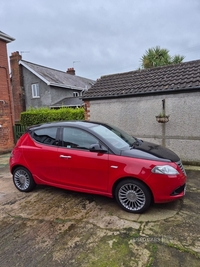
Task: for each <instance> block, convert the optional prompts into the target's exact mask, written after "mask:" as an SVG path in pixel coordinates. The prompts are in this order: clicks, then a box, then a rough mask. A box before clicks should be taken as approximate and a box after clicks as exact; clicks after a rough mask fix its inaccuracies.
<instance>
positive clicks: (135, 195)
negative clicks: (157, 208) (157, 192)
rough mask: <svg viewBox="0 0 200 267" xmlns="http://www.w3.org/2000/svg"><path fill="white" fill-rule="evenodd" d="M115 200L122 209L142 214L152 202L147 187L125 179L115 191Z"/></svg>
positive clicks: (138, 182) (136, 181)
mask: <svg viewBox="0 0 200 267" xmlns="http://www.w3.org/2000/svg"><path fill="white" fill-rule="evenodd" d="M115 198H116V200H117V203H118V204H119V205H120V206H121V207H122V209H124V210H126V211H128V212H132V213H142V212H144V211H145V210H147V209H148V208H149V206H150V204H151V202H152V195H151V192H150V190H149V189H148V187H147V186H146V185H145V184H143V183H142V182H140V181H138V180H133V179H125V180H122V181H121V182H119V184H118V185H117V186H116V189H115Z"/></svg>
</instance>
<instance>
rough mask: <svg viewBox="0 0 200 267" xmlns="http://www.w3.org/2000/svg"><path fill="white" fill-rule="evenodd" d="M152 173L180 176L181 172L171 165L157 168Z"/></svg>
mask: <svg viewBox="0 0 200 267" xmlns="http://www.w3.org/2000/svg"><path fill="white" fill-rule="evenodd" d="M151 171H152V172H153V173H159V174H167V175H176V174H179V172H178V171H177V170H176V169H175V168H173V167H172V166H169V165H163V166H155V167H154V168H153V169H152V170H151Z"/></svg>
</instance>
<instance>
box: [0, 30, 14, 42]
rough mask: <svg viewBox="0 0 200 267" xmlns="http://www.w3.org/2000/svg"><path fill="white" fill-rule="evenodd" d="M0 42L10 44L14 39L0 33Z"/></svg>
mask: <svg viewBox="0 0 200 267" xmlns="http://www.w3.org/2000/svg"><path fill="white" fill-rule="evenodd" d="M0 40H3V41H5V42H6V43H10V42H12V41H14V40H15V39H14V38H13V37H11V36H9V35H8V34H6V33H4V32H2V31H0Z"/></svg>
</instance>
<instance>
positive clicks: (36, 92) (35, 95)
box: [31, 83, 40, 98]
mask: <svg viewBox="0 0 200 267" xmlns="http://www.w3.org/2000/svg"><path fill="white" fill-rule="evenodd" d="M31 88H32V97H33V98H38V97H40V93H39V83H33V84H32V85H31Z"/></svg>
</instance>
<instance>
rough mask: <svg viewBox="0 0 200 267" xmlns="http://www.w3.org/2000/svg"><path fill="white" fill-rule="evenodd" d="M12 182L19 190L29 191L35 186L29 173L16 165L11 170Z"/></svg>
mask: <svg viewBox="0 0 200 267" xmlns="http://www.w3.org/2000/svg"><path fill="white" fill-rule="evenodd" d="M13 182H14V185H15V186H16V187H17V189H18V190H19V191H22V192H30V191H31V190H33V189H34V187H35V186H36V183H35V181H34V180H33V177H32V175H31V173H30V172H29V171H28V170H27V169H26V168H24V167H18V168H16V169H15V170H14V172H13Z"/></svg>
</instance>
